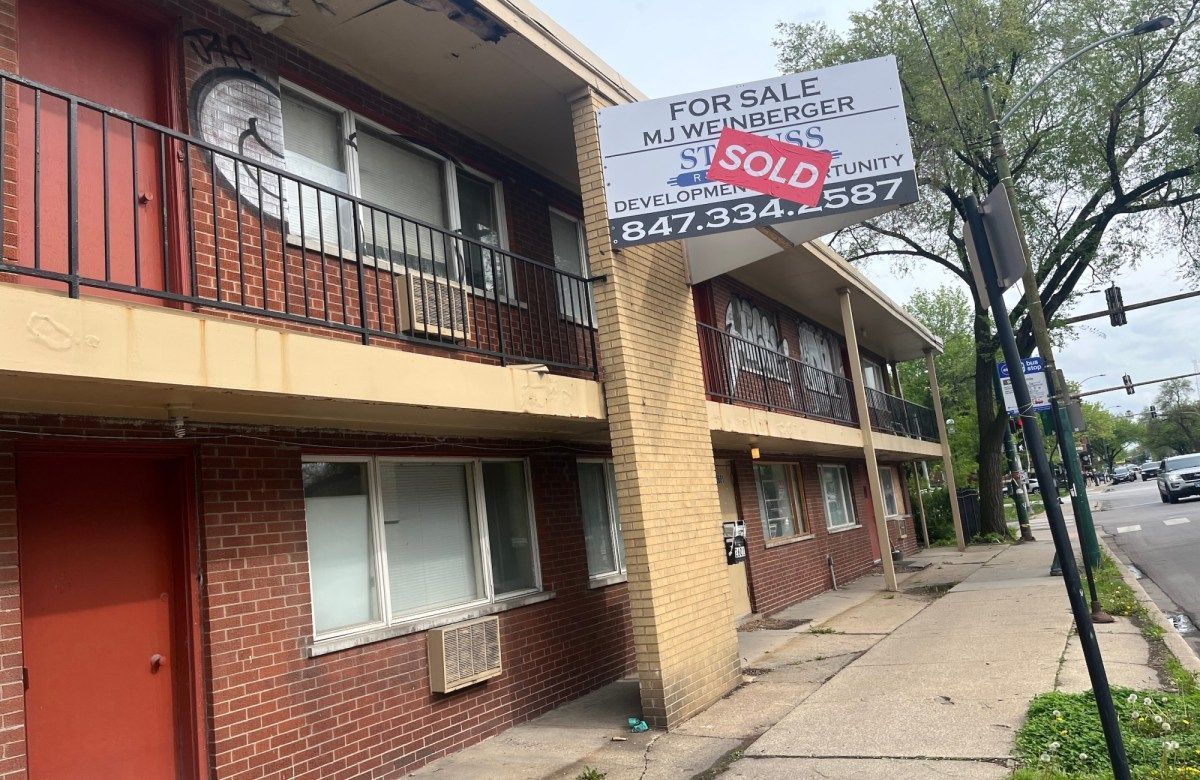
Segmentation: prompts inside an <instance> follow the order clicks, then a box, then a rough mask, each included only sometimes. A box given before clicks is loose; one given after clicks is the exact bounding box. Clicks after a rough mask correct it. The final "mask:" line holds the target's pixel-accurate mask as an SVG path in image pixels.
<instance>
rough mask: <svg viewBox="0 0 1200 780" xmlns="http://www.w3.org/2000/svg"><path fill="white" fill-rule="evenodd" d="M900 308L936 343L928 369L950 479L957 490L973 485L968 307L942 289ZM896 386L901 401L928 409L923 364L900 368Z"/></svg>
mask: <svg viewBox="0 0 1200 780" xmlns="http://www.w3.org/2000/svg"><path fill="white" fill-rule="evenodd" d="M905 308H907V309H908V310H909V311H910V312H912V313H913V315H915V316H916V317H917V319H919V320H920V321H921V322H923V323H924V324H925V327H927V328H929V330H930V331H932V332H933V334H934V335H935V336H937V337H938V338H939V339H941V340H942V344H943V346H944V349H945V351H944V352H943V353H942V354H941V355H938V356H937V357H936V358H935V359H934V363H935V364H936V366H937V373H938V384H939V388H940V389H941V391H942V411H943V412H944V413H945V415H946V419H947V420H952V421H953V425H949V424H948V425H947V428H948V431H949V433H950V452H951V456H952V457H953V459H954V478H955V480H956V481H957V482H958V484H960V485H970V484H973V483H975V482H976V481H977V480H978V475H979V462H978V459H977V455H978V453H979V428H978V425H977V423H976V411H975V340H974V337H973V336H972V332H971V328H972V325H971V323H972V320H973V319H974V316H975V315H974V312H973V311H972V308H971V301H970V300H969V299H968V297H967V293H966V291H964V290H963V289H962V288H961V287H951V286H949V285H946V286H942V287H939V288H937V289H935V290H918V291H917V292H916V293H914V294H913V296H912V298H910V299H909V301H908V303H907V304H905ZM900 383H901V384H902V385H903V387H904V392H905V395H906V397H908V398H911V399H913V400H914V401H916V402H917V403H921V404H924V405H926V406H931V407H932V405H933V401H932V399H931V398H930V397H929V377H928V376H927V372H926V369H925V363H924V361H910V362H907V363H901V364H900Z"/></svg>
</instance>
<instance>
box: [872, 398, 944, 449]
mask: <svg viewBox="0 0 1200 780" xmlns="http://www.w3.org/2000/svg"><path fill="white" fill-rule="evenodd" d="M866 391H867V411H868V413H869V415H870V418H871V428H872V429H873V430H876V431H882V432H884V433H894V434H897V435H899V436H909V437H911V438H914V439H924V440H925V441H938V430H937V418H936V417H935V416H934V414H933V410H932V409H930V408H928V407H925V406H921V405H919V404H914V403H913V402H912V401H906V400H905V399H903V398H900V397H898V396H894V395H891V394H889V393H885V392H883V391H881V390H876V389H874V388H871V387H868V388H866Z"/></svg>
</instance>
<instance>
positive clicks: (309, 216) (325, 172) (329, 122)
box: [280, 91, 354, 249]
mask: <svg viewBox="0 0 1200 780" xmlns="http://www.w3.org/2000/svg"><path fill="white" fill-rule="evenodd" d="M280 101H281V103H282V106H283V158H284V161H283V165H284V168H285V169H286V170H287V171H288V172H289V173H294V174H295V175H296V176H299V177H301V178H304V179H309V180H311V181H315V182H317V183H318V184H323V185H325V186H327V187H329V188H331V189H334V190H337V191H339V192H348V191H349V187H350V179H349V176H348V175H347V173H346V170H347V169H346V158H345V141H344V138H343V132H342V117H341V115H340V114H338V113H337V112H335V111H330V110H329V109H327V108H324V107H322V106H318V105H316V104H314V103H312V102H311V101H308V100H305V99H304V98H302V97H300V96H299V95H295V94H293V93H291V92H286V91H285V92H284V93H283V94H282V96H281V98H280ZM283 190H284V192H283V197H284V202H285V204H286V208H285V215H286V219H287V225H288V233H289V234H291V235H292V236H296V237H299V236H303V237H304V239H305V241H311V242H314V243H316V242H318V241H320V240H322V239H323V240H324V242H325V245H326V246H337V244H338V231H339V229H340V231H341V242H342V247H343V248H344V249H353V248H354V221H353V218H352V213H351V211H350V204H349V203H348V202H347V201H344V200H341V199H339V198H336V197H335V196H333V195H330V194H326V193H321V192H320V191H318V190H316V189H314V188H312V187H303V186H301V185H299V184H297V183H295V182H292V181H287V180H285V181H284V184H283Z"/></svg>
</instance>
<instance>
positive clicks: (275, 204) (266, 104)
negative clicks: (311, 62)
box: [183, 29, 284, 219]
mask: <svg viewBox="0 0 1200 780" xmlns="http://www.w3.org/2000/svg"><path fill="white" fill-rule="evenodd" d="M183 36H184V39H185V40H186V41H187V56H188V57H189V58H190V59H191V60H192V62H191V63H189V64H190V65H191V66H192V67H190V68H189V71H190V72H199V73H200V75H199V76H198V77H197V78H196V79H195V81H193V82H192V85H191V89H190V90H189V95H188V111H189V114H190V116H191V125H192V132H193V134H195V135H196V136H197V137H199V138H200V139H201V140H203V141H206V142H207V143H210V144H212V145H213V146H215V147H218V148H220V149H224V150H226V151H228V152H233V153H236V154H239V155H242V156H243V157H246V158H248V159H249V160H252V161H254V162H261V163H263V164H264V165H269V166H273V167H282V166H283V161H284V157H283V108H282V104H281V103H280V93H279V85H278V83H277V80H276V78H275V76H274V75H273V74H264V73H262V72H261V69H260V68H259V67H258V66H256V64H255V63H254V56H253V53H252V52H251V51H250V48H249V47H248V46H247V45H246V43H245V42H244V41H243V40H242V39H241V38H239V37H238V36H236V35H222V34H221V33H218V32H215V31H213V30H206V29H193V30H187V31H185V32H184V33H183ZM209 162H210V164H211V165H212V167H213V168H214V169H215V171H216V176H217V179H218V181H219V182H220V184H221V186H222V187H224V188H225V189H226V190H227V191H228V192H229V194H230V195H233V196H236V197H237V198H239V200H240V201H241V202H242V204H243V206H245V207H246V208H247V209H249V210H250V211H251V212H252V213H259V212H261V214H262V215H264V216H266V217H267V218H271V217H274V218H276V219H279V218H280V216H281V212H280V206H281V200H280V181H279V179H278V177H276V176H274V175H272V174H264V173H262V172H261V171H260V169H259V168H257V167H256V166H254V165H251V164H247V163H245V162H239V161H237V160H235V159H234V158H232V157H226V156H224V155H221V154H212V155H210V161H209Z"/></svg>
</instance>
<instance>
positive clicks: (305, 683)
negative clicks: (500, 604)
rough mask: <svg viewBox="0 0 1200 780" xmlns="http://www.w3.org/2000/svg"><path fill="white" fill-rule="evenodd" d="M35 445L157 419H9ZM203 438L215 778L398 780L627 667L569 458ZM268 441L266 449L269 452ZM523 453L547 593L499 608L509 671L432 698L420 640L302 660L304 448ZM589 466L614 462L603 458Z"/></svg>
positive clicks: (564, 451) (1, 533)
mask: <svg viewBox="0 0 1200 780" xmlns="http://www.w3.org/2000/svg"><path fill="white" fill-rule="evenodd" d="M0 421H2V422H3V427H4V428H7V429H13V428H17V429H21V430H24V431H27V432H29V433H34V432H41V433H53V434H55V435H68V436H75V435H81V434H91V435H93V436H94V435H103V436H105V437H117V438H118V439H120V438H128V439H129V440H131V441H132V440H145V439H148V438H155V437H163V438H166V437H169V436H170V432H169V431H168V430H167V429H166V427H165V426H163V425H162V424H161V423H152V422H146V423H129V422H121V421H104V420H79V419H59V418H31V417H17V416H7V417H5V416H0ZM246 433H247V432H246V431H244V430H243V431H242V433H238V432H236V431H234V430H233V429H228V428H206V427H198V428H195V429H194V430H193V431H191V435H193V436H195V437H197V439H198V441H197V444H196V458H197V468H198V485H199V504H200V506H199V515H200V526H201V527H200V532H201V539H202V546H203V552H202V555H203V563H202V569H203V574H204V583H205V585H204V590H203V591H202V593H201V604H202V631H203V637H202V640H203V641H202V647H203V648H204V657H205V668H206V672H205V673H206V679H205V681H204V685H203V690H204V693H205V702H204V704H205V705H206V708H207V712H208V717H207V723H206V727H207V732H208V735H209V740H210V743H211V744H210V745H209V746H208V752H209V755H210V762H211V766H212V771H213V774H214V776H216V777H219V778H259V777H264V776H269V775H279V776H286V777H297V778H299V777H306V778H329V777H359V776H385V775H386V776H391V775H393V774H397V773H400V772H403V771H407V770H411V769H413V768H415V767H417V766H420V765H421V764H424V763H426V762H428V761H430V760H433V759H435V758H438V757H439V756H442V755H445V754H446V753H448V752H452V751H454V750H457V749H459V748H461V747H464V746H466V745H468V744H471V743H474V742H477V741H479V740H480V739H483V738H484V737H487V736H489V735H491V734H495V733H496V732H498V731H501V730H503V729H504V728H507V727H508V726H511V725H513V724H515V723H519V722H522V721H525V720H528V719H529V718H532V717H534V716H536V715H538V714H540V713H542V712H545V711H546V710H548V709H550V708H552V707H554V706H556V705H558V704H561V703H563V702H565V701H567V700H569V699H572V698H575V697H577V696H579V695H581V694H583V693H586V692H588V691H590V690H593V689H595V688H597V687H599V686H601V685H603V684H605V683H607V682H609V681H611V680H614V679H617V678H619V677H621V676H623V675H625V674H627V673H629V672H630V671H631V670H632V663H633V649H632V636H631V633H630V625H629V607H628V599H627V595H626V589H625V586H624V585H614V586H610V587H606V588H598V589H594V590H593V589H590V588H588V578H587V560H586V555H585V552H584V541H583V529H582V522H581V519H580V513H579V496H578V487H577V482H576V476H575V473H576V472H575V457H576V454H577V453H576V451H575V450H576V449H578V448H576V447H574V446H573V445H566V444H554V443H538V442H533V443H517V442H500V441H466V440H463V441H450V442H434V441H432V440H429V439H418V438H411V437H409V438H401V437H396V436H380V435H369V434H351V433H332V432H306V433H301V432H297V431H285V430H275V429H272V430H256V431H254V432H253V436H254V437H258V438H251V437H249V436H247V435H245V434H246ZM22 438H23V437H20V436H7V437H0V639H2V641H0V721H2V722H3V724H4V726H5V731H4V735H3V737H2V738H0V745H2V746H3V747H2V749H3V751H4V753H3V760H2V761H0V776H3V771H2V770H3V768H11V769H12V770H13V771H14V772H16V773H18V774H19V773H20V772H22V771H23V752H24V739H23V732H22V728H21V725H22V721H23V701H22V688H21V684H20V667H21V660H20V634H19V613H18V610H17V600H18V593H17V590H18V589H17V583H16V581H17V568H16V560H15V554H14V551H15V540H14V536H15V528H16V525H15V523H16V519H15V513H14V503H15V485H14V480H13V468H12V464H13V457H12V452H13V451H14V448H15V447H18V446H19V442H20V441H21V440H22ZM263 439H271V440H272V441H264V440H263ZM330 447H336V448H338V449H337V450H336V452H338V453H341V454H345V453H346V452H348V451H353V452H365V453H371V452H379V453H381V454H392V455H396V454H404V455H416V456H425V455H436V454H442V455H457V456H463V455H478V456H503V455H511V456H525V457H528V458H529V459H530V468H531V481H532V484H533V498H534V504H535V513H536V523H537V533H538V544H539V550H540V555H541V567H542V578H543V583H544V587H545V588H546V589H547V590H553V591H555V594H556V595H555V597H554V598H553V599H551V600H549V601H546V602H542V603H540V604H535V605H530V606H526V607H521V608H517V609H514V610H510V611H508V612H504V613H501V616H500V621H501V637H502V654H503V659H504V673H503V675H502V676H500V677H498V678H495V679H492V680H489V681H487V682H486V683H482V684H480V685H476V686H473V687H471V688H468V689H465V690H462V691H459V692H456V693H453V694H449V695H441V694H433V693H431V692H430V690H429V682H428V669H427V665H426V648H425V634H423V633H419V634H412V635H409V636H406V637H400V638H396V639H391V640H385V641H381V642H376V643H373V644H370V645H365V646H362V647H358V648H354V649H351V650H345V651H341V652H336V653H331V654H328V655H324V656H319V657H317V658H314V659H307V658H305V657H304V648H305V647H306V646H307V644H308V642H309V641H310V640H311V634H312V628H311V626H312V615H311V608H310V601H309V590H308V588H309V585H308V558H307V547H306V541H305V540H306V535H305V527H304V498H303V488H302V485H301V474H300V458H301V453H302V451H303V452H314V451H315V452H320V451H321V450H322V448H325V449H326V451H328V448H330ZM585 454H590V455H593V456H594V455H596V454H604V453H602V452H599V451H597V450H595V449H591V450H589V451H588V452H587V453H585Z"/></svg>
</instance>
